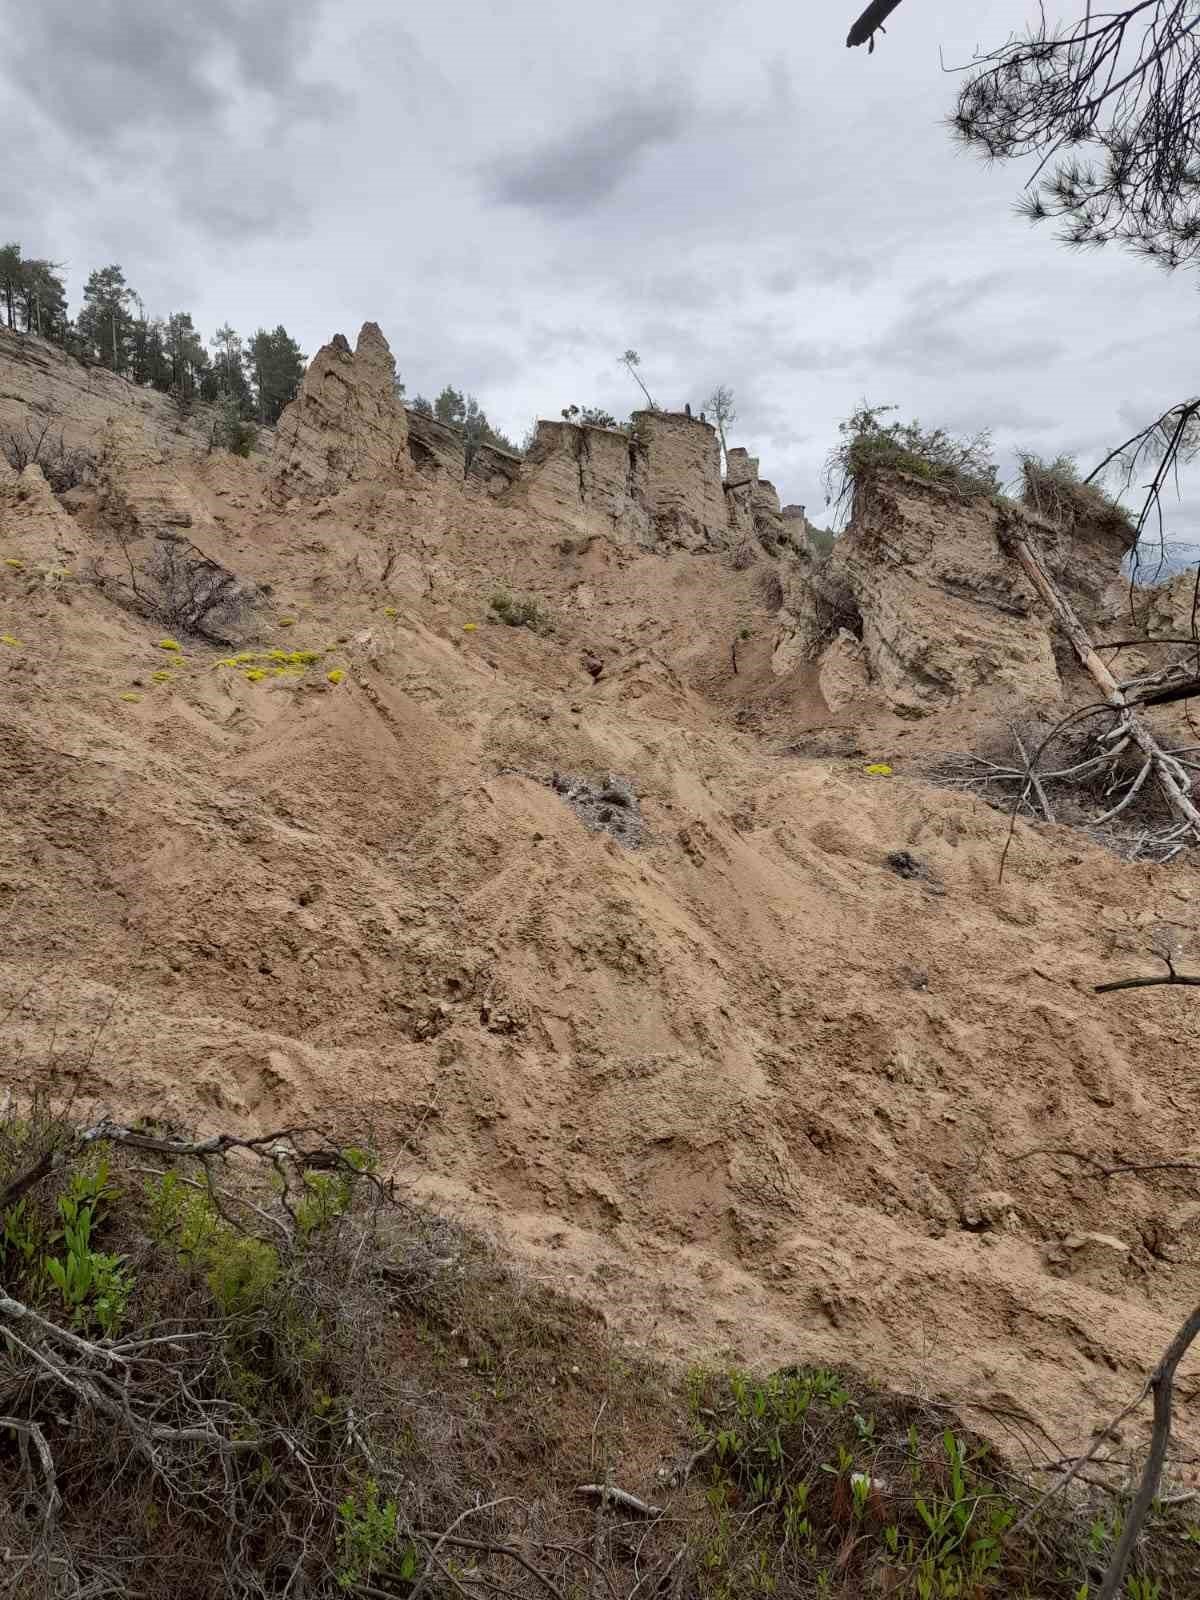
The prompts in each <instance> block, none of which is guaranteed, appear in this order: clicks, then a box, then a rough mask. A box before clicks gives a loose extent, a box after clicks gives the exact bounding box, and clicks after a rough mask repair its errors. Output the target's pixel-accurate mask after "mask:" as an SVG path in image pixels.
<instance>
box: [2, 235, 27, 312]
mask: <svg viewBox="0 0 1200 1600" xmlns="http://www.w3.org/2000/svg"><path fill="white" fill-rule="evenodd" d="M24 284H25V264H24V262H23V261H22V260H21V246H20V245H19V244H16V243H15V242H14V243H12V244H5V245H0V301H2V302H3V305H4V315H5V322H6V326H7V327H9V328H12V329H14V330H15V329H16V326H17V321H16V305H17V296H18V295H19V294H20V293H21V290H22V288H23V287H24Z"/></svg>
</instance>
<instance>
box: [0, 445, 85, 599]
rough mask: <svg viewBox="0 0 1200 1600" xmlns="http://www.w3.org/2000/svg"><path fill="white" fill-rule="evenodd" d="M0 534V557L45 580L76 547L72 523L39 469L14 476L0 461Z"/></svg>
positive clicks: (66, 559) (35, 468)
mask: <svg viewBox="0 0 1200 1600" xmlns="http://www.w3.org/2000/svg"><path fill="white" fill-rule="evenodd" d="M0 535H2V538H3V545H2V548H0V556H2V557H3V558H4V559H5V560H7V561H12V562H28V563H30V564H32V566H33V567H34V569H35V572H36V571H38V570H40V572H41V574H42V575H43V577H45V578H47V579H52V578H53V577H54V575H55V573H56V572H57V571H58V569H59V568H61V567H62V566H64V565H66V564H67V563H69V562H70V561H71V560H72V558H73V557H74V555H75V553H76V551H77V549H78V547H79V532H78V529H77V528H76V525H75V521H74V519H73V518H72V517H71V516H70V515H69V514H68V513H67V512H66V511H64V510H63V508H62V506H61V505H60V504H59V502H58V500H57V499H56V498H55V496H54V493H53V491H52V490H51V488H50V485H49V484H48V483H47V482H46V480H45V478H44V477H43V476H42V469H41V468H40V467H26V468H25V470H24V471H23V472H20V473H17V472H14V471H13V470H12V469H11V467H9V466H8V464H7V462H4V461H2V460H0ZM39 581H41V580H40V579H39Z"/></svg>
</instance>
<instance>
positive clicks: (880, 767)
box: [863, 761, 892, 778]
mask: <svg viewBox="0 0 1200 1600" xmlns="http://www.w3.org/2000/svg"><path fill="white" fill-rule="evenodd" d="M863 771H864V772H868V773H870V775H871V777H873V778H890V777H891V775H892V769H891V767H889V766H888V764H887V762H886V761H872V763H871V765H870V766H869V767H864V768H863Z"/></svg>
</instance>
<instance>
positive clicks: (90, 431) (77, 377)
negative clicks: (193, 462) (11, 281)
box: [0, 328, 213, 458]
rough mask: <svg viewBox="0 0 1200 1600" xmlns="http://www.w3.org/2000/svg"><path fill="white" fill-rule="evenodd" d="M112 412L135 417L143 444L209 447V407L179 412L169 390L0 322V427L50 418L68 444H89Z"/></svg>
mask: <svg viewBox="0 0 1200 1600" xmlns="http://www.w3.org/2000/svg"><path fill="white" fill-rule="evenodd" d="M113 418H123V419H125V420H127V421H132V422H136V423H137V424H138V427H139V428H140V430H141V432H142V434H143V436H144V438H145V440H146V443H147V444H148V445H152V446H154V447H155V448H157V449H159V450H161V451H163V452H165V453H166V454H173V455H181V456H186V457H189V458H190V457H194V456H196V455H197V454H199V453H201V452H203V451H204V450H206V449H207V448H208V442H209V438H210V435H211V432H212V420H213V419H212V408H211V407H210V406H203V405H198V406H196V407H195V408H194V409H193V410H191V411H190V412H189V413H186V414H181V412H180V410H179V408H178V407H177V406H176V405H175V404H174V403H173V401H172V400H171V398H170V396H169V395H165V394H160V393H159V392H158V391H157V390H155V389H142V388H139V387H138V385H137V384H134V383H130V381H129V380H128V379H127V378H120V377H118V376H117V375H116V374H115V373H113V372H109V371H108V369H107V368H106V367H99V366H85V364H84V363H83V362H82V361H79V360H77V359H76V358H75V357H74V356H72V355H68V354H67V352H66V351H65V350H60V349H59V347H58V346H57V345H55V344H51V343H50V342H49V340H47V339H39V338H37V337H36V335H33V334H22V333H13V332H11V331H10V330H9V329H7V328H0V433H4V432H7V431H8V430H9V429H14V430H16V431H18V432H20V433H24V432H25V430H26V427H27V425H32V426H33V427H34V428H35V429H40V427H41V426H42V424H43V423H47V422H48V423H49V424H50V425H51V430H52V432H53V434H54V435H55V437H57V435H58V434H60V433H61V434H62V437H63V442H64V444H65V445H66V446H67V447H68V449H72V450H89V451H94V450H95V449H96V447H97V441H98V439H99V437H100V435H101V434H102V433H103V432H104V429H105V428H106V427H107V425H108V423H109V421H110V420H111V419H113Z"/></svg>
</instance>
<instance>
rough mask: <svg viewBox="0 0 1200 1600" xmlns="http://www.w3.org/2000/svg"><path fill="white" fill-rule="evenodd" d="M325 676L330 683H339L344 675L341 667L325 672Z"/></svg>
mask: <svg viewBox="0 0 1200 1600" xmlns="http://www.w3.org/2000/svg"><path fill="white" fill-rule="evenodd" d="M325 676H326V677H327V678H328V679H329V681H330V683H341V681H342V679H343V678H344V677H345V676H346V674H345V672H344V671H343V670H342V668H341V667H334V669H333V671H332V672H327V673H326V674H325Z"/></svg>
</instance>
